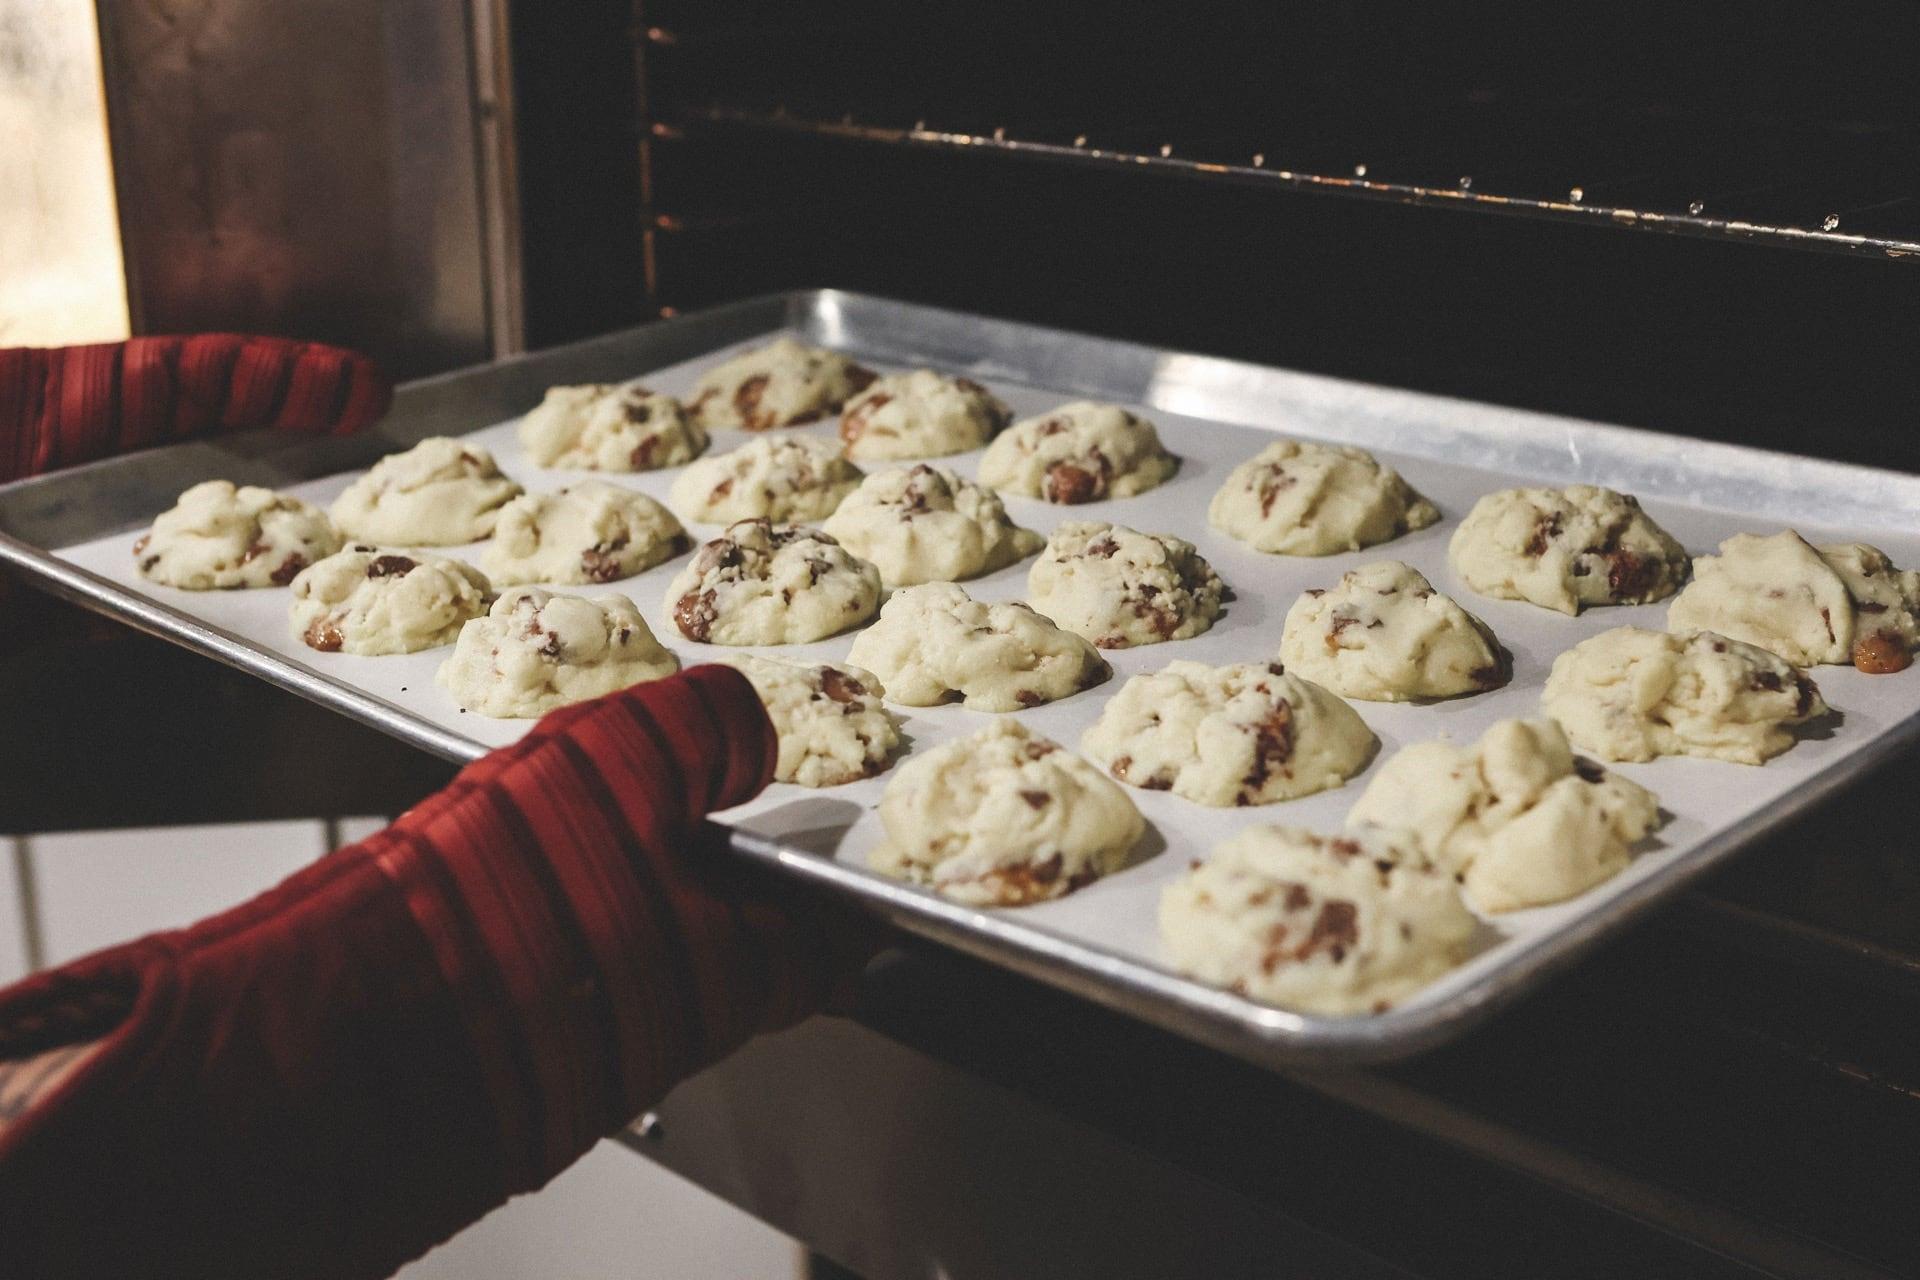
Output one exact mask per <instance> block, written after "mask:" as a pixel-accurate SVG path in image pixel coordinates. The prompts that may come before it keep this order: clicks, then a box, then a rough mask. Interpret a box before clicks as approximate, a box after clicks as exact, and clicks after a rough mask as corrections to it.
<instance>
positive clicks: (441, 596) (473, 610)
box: [293, 545, 493, 655]
mask: <svg viewBox="0 0 1920 1280" xmlns="http://www.w3.org/2000/svg"><path fill="white" fill-rule="evenodd" d="M492 599H493V588H492V586H491V585H490V584H489V583H488V582H487V578H486V575H485V574H483V573H481V572H480V571H479V570H478V569H475V568H474V567H473V566H471V565H469V564H466V563H464V562H462V561H459V560H442V559H441V558H440V557H438V556H418V557H416V556H408V555H401V554H399V553H397V552H393V551H382V550H380V549H378V548H376V547H368V546H358V545H356V546H351V547H348V548H347V549H346V550H344V551H340V552H337V553H335V554H333V555H330V556H328V557H327V558H326V559H324V560H321V561H319V562H318V563H316V564H314V565H313V566H312V567H310V568H308V569H305V570H303V571H302V572H301V574H300V576H299V577H297V578H295V579H294V580H293V633H294V634H295V635H296V636H298V637H300V639H301V640H302V641H304V642H305V643H306V644H307V646H308V647H309V648H314V649H318V650H320V651H321V652H322V653H354V654H362V655H375V654H388V653H414V652H417V651H419V650H421V649H434V648H438V647H439V646H440V645H443V644H451V643H453V640H454V638H455V637H456V636H458V635H459V634H460V628H461V626H462V625H463V624H465V623H466V621H467V620H468V619H469V618H477V617H479V616H480V615H481V614H482V613H485V612H486V609H487V604H488V602H489V601H491V600H492Z"/></svg>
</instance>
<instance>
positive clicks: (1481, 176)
mask: <svg viewBox="0 0 1920 1280" xmlns="http://www.w3.org/2000/svg"><path fill="white" fill-rule="evenodd" d="M735 130H739V131H747V132H750V133H756V134H766V135H799V136H806V137H811V138H817V139H822V140H828V141H836V142H847V143H856V144H866V145H877V146H892V147H910V148H914V149H917V150H924V151H932V152H945V153H949V154H955V155H962V154H964V155H973V156H980V157H994V158H1000V157H1008V158H1014V159H1021V160H1028V161H1038V162H1045V163H1055V164H1072V165H1084V166H1090V167H1097V168H1103V169H1105V170H1108V171H1135V172H1141V173H1146V174H1153V175H1156V176H1161V177H1171V178H1183V179H1188V180H1201V181H1210V182H1223V183H1233V184H1237V185H1242V186H1247V187H1253V188H1259V189H1267V190H1287V191H1296V192H1307V193H1311V194H1317V195H1329V196H1344V197H1348V198H1353V199H1363V200H1376V201H1387V202H1393V203H1398V204H1405V205H1420V206H1426V207H1432V208H1453V209H1461V210H1474V211H1481V212H1487V213H1495V214H1504V215H1507V216H1516V217H1526V218H1535V219H1544V220H1548V221H1554V222H1559V223H1562V224H1570V225H1584V226H1606V227H1615V228H1621V229H1627V230H1638V231H1649V232H1656V233H1665V234H1669V235H1681V236H1691V237H1696V238H1704V239H1714V240H1722V241H1733V242H1745V243H1751V244H1760V245H1772V246H1779V247H1791V248H1800V249H1812V250H1820V251H1824V252H1829V253H1841V254H1849V255H1854V256H1861V257H1869V258H1880V259H1887V260H1905V261H1920V194H1911V193H1907V192H1905V191H1902V190H1900V189H1898V188H1897V187H1889V186H1887V185H1886V184H1885V183H1884V182H1879V181H1876V180H1875V178H1876V177H1877V175H1874V174H1871V173H1869V174H1867V175H1865V176H1858V175H1855V176H1848V175H1843V174H1835V173H1829V174H1828V175H1825V176H1823V177H1819V178H1807V177H1798V178H1788V177H1777V178H1774V179H1772V180H1768V179H1766V178H1759V179H1757V180H1756V178H1755V177H1753V176H1751V175H1749V176H1747V177H1741V176H1738V174H1739V170H1738V169H1736V168H1731V167H1729V168H1723V169H1722V170H1721V171H1720V172H1718V173H1714V172H1711V171H1710V170H1711V166H1707V169H1708V170H1709V171H1708V172H1707V173H1706V176H1703V177H1700V178H1696V179H1688V178H1685V177H1681V176H1677V175H1676V173H1675V172H1674V171H1672V170H1671V169H1670V168H1643V167H1641V166H1639V165H1636V164H1634V163H1633V162H1632V161H1630V160H1628V161H1625V162H1623V163H1624V167H1623V168H1621V169H1617V170H1612V171H1603V172H1600V173H1596V174H1594V175H1593V176H1591V177H1588V178H1585V179H1574V180H1571V181H1568V182H1567V183H1566V184H1565V185H1564V186H1557V187H1554V188H1551V189H1549V188H1547V187H1546V184H1545V182H1544V181H1543V180H1541V179H1539V178H1535V177H1529V178H1518V177H1515V176H1512V175H1509V174H1504V173H1502V172H1501V169H1502V168H1503V167H1505V166H1504V164H1503V163H1501V162H1497V161H1496V162H1494V163H1493V164H1491V165H1490V166H1489V168H1488V169H1484V170H1482V172H1481V173H1475V172H1474V166H1471V165H1455V166H1452V167H1451V168H1448V167H1444V166H1443V165H1442V164H1441V163H1440V162H1437V161H1423V160H1420V159H1415V158H1410V157H1408V156H1405V155H1402V156H1398V157H1393V156H1389V157H1387V158H1385V159H1382V160H1367V159H1364V158H1355V159H1353V160H1352V161H1351V162H1343V163H1340V164H1334V163H1329V162H1327V161H1326V160H1325V158H1324V157H1315V158H1313V160H1312V162H1311V163H1308V162H1305V158H1303V160H1295V159H1291V158H1290V155H1289V152H1290V148H1289V147H1288V146H1287V145H1286V144H1275V145H1272V146H1270V147H1265V148H1264V149H1263V148H1262V147H1261V145H1260V144H1258V143H1248V142H1244V141H1238V142H1236V141H1227V140H1222V139H1219V138H1217V137H1212V138H1209V137H1198V138H1196V137H1193V136H1191V135H1189V134H1183V133H1182V131H1180V130H1178V129H1169V130H1164V131H1162V132H1161V133H1160V134H1159V135H1158V136H1163V137H1165V138H1166V140H1165V141H1160V142H1151V141H1145V140H1144V137H1145V135H1146V134H1147V132H1148V131H1146V130H1141V129H1135V128H1128V127H1126V126H1121V127H1119V128H1117V129H1115V128H1112V127H1110V128H1109V129H1108V130H1107V131H1105V132H1104V133H1103V132H1101V131H1098V130H1095V131H1089V132H1080V131H1077V130H1075V129H1074V128H1072V127H1070V126H1062V125H1058V124H1041V125H1027V126H1025V127H1021V126H994V127H992V128H977V127H947V126H944V125H942V124H940V123H938V122H936V121H933V120H930V119H927V118H919V119H915V120H913V121H911V122H905V123H897V122H884V121H879V120H875V119H872V118H869V117H863V116H860V115H857V114H854V113H841V114H840V115H838V116H832V115H825V114H820V113H800V112H796V111H793V110H790V109H788V108H787V107H785V106H781V105H775V106H772V107H741V106H734V105H725V104H720V105H709V106H703V107H697V108H693V109H691V110H689V111H688V112H687V113H686V114H685V115H684V116H682V117H681V118H680V119H678V120H676V121H673V122H655V123H652V124H650V125H649V126H647V131H648V133H649V135H650V136H651V137H652V138H654V139H660V140H671V141H678V140H681V139H684V138H689V137H693V136H696V135H719V134H723V133H725V132H727V131H735ZM1129 135H1132V136H1129ZM1909 141H1910V140H1908V139H1904V138H1901V139H1896V140H1895V141H1894V142H1893V143H1892V144H1890V147H1889V150H1890V152H1899V153H1904V152H1905V151H1906V150H1908V149H1909ZM1365 154H1366V151H1365V149H1364V148H1354V155H1355V156H1356V157H1361V156H1364V155H1365ZM1454 169H1458V170H1459V172H1454V171H1453V170H1454Z"/></svg>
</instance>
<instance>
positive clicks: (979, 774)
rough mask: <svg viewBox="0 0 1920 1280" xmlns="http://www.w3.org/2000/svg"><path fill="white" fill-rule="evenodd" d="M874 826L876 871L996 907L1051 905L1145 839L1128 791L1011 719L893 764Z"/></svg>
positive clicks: (872, 856)
mask: <svg viewBox="0 0 1920 1280" xmlns="http://www.w3.org/2000/svg"><path fill="white" fill-rule="evenodd" d="M880 821H881V822H882V823H883V824H884V825H885V827H886V831H887V835H886V839H885V840H884V841H883V842H882V843H881V844H879V845H878V846H877V847H875V849H874V850H873V852H872V853H871V854H870V855H869V859H868V860H869V862H870V863H871V865H872V866H873V869H874V870H876V871H878V872H881V873H882V874H884V875H889V876H894V877H897V878H898V879H902V880H909V881H912V882H913V883H915V884H921V885H926V886H927V887H928V888H931V889H933V890H934V891H935V892H936V893H939V894H941V895H942V896H944V897H948V898H952V899H953V900H955V901H956V902H964V903H968V904H971V905H975V906H996V907H1017V906H1021V905H1023V904H1025V903H1029V902H1043V901H1045V900H1046V899H1048V898H1057V897H1059V896H1060V895H1062V894H1064V893H1069V892H1071V891H1073V890H1074V889H1078V888H1080V887H1081V886H1082V885H1085V884H1088V883H1090V882H1091V881H1094V880H1097V879H1099V878H1100V877H1101V876H1103V875H1107V874H1109V873H1110V872H1113V871H1117V870H1119V869H1120V867H1121V866H1122V865H1123V864H1124V863H1125V861H1126V858H1127V854H1128V852H1129V851H1130V850H1131V849H1132V848H1133V846H1134V844H1135V843H1136V842H1138V840H1139V839H1140V836H1141V833H1142V832H1144V831H1145V830H1146V823H1145V822H1144V821H1143V820H1142V819H1141V817H1140V811H1139V810H1138V809H1136V808H1134V807H1133V801H1131V800H1129V799H1128V798H1127V796H1126V793H1125V792H1123V791H1121V790H1120V788H1119V787H1116V786H1114V785H1113V783H1111V782H1109V781H1108V780H1107V779H1106V778H1105V777H1103V776H1102V775H1101V773H1100V771H1099V770H1098V769H1095V768H1094V767H1093V766H1092V765H1090V764H1088V763H1087V762H1086V761H1084V760H1082V759H1080V758H1079V757H1078V756H1075V755H1074V754H1073V753H1072V752H1070V751H1064V750H1062V749H1061V748H1060V746H1059V744H1057V743H1054V742H1049V741H1048V740H1047V739H1045V738H1041V737H1037V736H1035V735H1034V734H1033V733H1031V732H1029V731H1028V730H1027V728H1026V726H1024V725H1022V724H1021V723H1020V722H1019V721H1017V720H1002V721H999V722H998V723H996V724H992V725H989V726H988V727H987V728H985V729H982V730H981V731H980V732H979V733H976V734H974V735H973V736H972V737H970V738H962V739H961V740H960V741H958V742H949V743H947V744H946V745H945V746H941V747H935V748H934V749H933V750H931V751H929V752H927V753H925V754H924V755H918V756H915V757H913V758H912V759H911V760H908V761H907V762H906V763H905V764H903V765H901V766H900V768H899V769H898V770H897V771H896V772H895V774H894V778H893V781H892V782H889V783H888V784H887V790H886V793H885V794H884V795H883V796H882V797H881V800H880Z"/></svg>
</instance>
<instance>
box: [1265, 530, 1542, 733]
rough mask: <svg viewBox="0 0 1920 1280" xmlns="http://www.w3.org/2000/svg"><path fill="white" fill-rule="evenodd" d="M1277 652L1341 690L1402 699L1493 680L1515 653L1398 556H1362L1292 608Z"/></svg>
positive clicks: (1292, 667) (1481, 686) (1499, 681)
mask: <svg viewBox="0 0 1920 1280" xmlns="http://www.w3.org/2000/svg"><path fill="white" fill-rule="evenodd" d="M1280 661H1282V662H1284V663H1286V666H1287V670H1288V671H1291V672H1292V673H1293V674H1294V675H1297V676H1305V677H1306V678H1307V679H1309V680H1313V681H1316V682H1317V683H1319V684H1323V685H1325V686H1326V687H1327V688H1329V689H1331V690H1333V691H1334V692H1335V693H1337V694H1339V695H1341V696H1342V697H1345V698H1362V699H1365V700H1366V701H1368V702H1406V701H1409V700H1410V699H1414V698H1451V697H1455V696H1456V695H1459V694H1463V693H1481V692H1484V691H1485V690H1488V689H1497V688H1499V687H1500V686H1501V685H1503V684H1505V683H1507V681H1509V680H1511V679H1512V678H1513V657H1512V655H1511V654H1509V653H1508V652H1507V651H1506V650H1505V649H1504V648H1502V647H1501V644H1500V642H1499V641H1498V640H1496V639H1494V635H1493V632H1492V630H1491V629H1489V628H1488V626H1487V624H1486V623H1484V622H1482V621H1480V619H1478V618H1476V617H1474V616H1473V615H1472V614H1470V613H1468V612H1467V611H1466V610H1465V609H1462V608H1461V607H1460V606H1459V605H1457V604H1455V603H1454V602H1453V601H1452V600H1450V599H1448V598H1447V597H1446V596H1443V595H1441V594H1440V593H1439V592H1438V591H1435V590H1434V589H1433V584H1432V583H1431V582H1428V581H1427V580H1426V578H1425V577H1424V576H1423V575H1422V574H1421V573H1420V571H1419V570H1418V569H1415V568H1413V567H1412V566H1411V565H1405V564H1402V563H1400V562H1399V561H1398V560H1381V561H1378V562H1376V563H1374V564H1363V565H1361V566H1360V567H1359V568H1358V569H1351V570H1349V571H1348V572H1347V573H1346V574H1344V575H1343V576H1342V577H1341V579H1340V583H1339V585H1338V586H1336V587H1334V588H1332V589H1331V590H1326V591H1308V592H1307V593H1305V594H1304V595H1302V596H1301V597H1300V598H1299V599H1298V600H1296V601H1294V602H1293V607H1292V608H1291V609H1289V610H1287V622H1286V629H1285V630H1284V631H1283V632H1282V633H1281V636H1280Z"/></svg>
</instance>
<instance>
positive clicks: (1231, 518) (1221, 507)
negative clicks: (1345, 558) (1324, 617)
mask: <svg viewBox="0 0 1920 1280" xmlns="http://www.w3.org/2000/svg"><path fill="white" fill-rule="evenodd" d="M1439 518H1440V512H1439V511H1438V510H1436V509H1435V508H1434V505H1433V504H1432V503H1431V502H1428V501H1427V500H1426V499H1425V498H1423V497H1421V496H1420V495H1419V494H1417V493H1415V492H1414V491H1413V488H1412V486H1410V485H1409V484H1408V483H1407V482H1406V481H1405V480H1402V479H1401V478H1400V473H1399V472H1398V471H1395V470H1394V469H1393V468H1392V467H1383V466H1381V465H1380V463H1379V461H1378V460H1377V459H1375V458H1374V456H1373V455H1372V454H1370V453H1368V452H1367V451H1366V450H1365V449H1354V448H1349V447H1346V446H1342V445H1330V444H1314V443H1311V442H1310V441H1306V440H1275V441H1274V442H1273V443H1272V444H1270V445H1268V446H1267V447H1266V448H1264V449H1262V450H1261V451H1260V452H1259V453H1257V454H1255V455H1254V456H1253V457H1251V458H1249V459H1248V460H1247V461H1245V462H1243V463H1241V464H1240V465H1239V466H1237V467H1235V468H1234V469H1233V471H1232V473H1231V474H1229V475H1228V476H1227V482H1226V483H1225V484H1223V485H1221V486H1220V491H1219V492H1218V493H1216V494H1214V495H1213V502H1212V503H1211V505H1209V506H1208V508H1207V520H1208V521H1209V522H1210V523H1211V524H1212V525H1213V527H1214V528H1216V529H1218V530H1220V532H1222V533H1224V534H1227V535H1228V536H1229V537H1233V538H1238V539H1239V540H1240V541H1242V542H1244V543H1246V544H1247V545H1248V546H1250V547H1252V548H1253V549H1254V550H1255V551H1266V552H1271V553H1273V554H1276V555H1287V556H1330V555H1333V554H1335V553H1336V552H1340V551H1358V550H1359V549H1360V548H1362V547H1370V546H1373V545H1374V544H1375V543H1378V542H1386V541H1389V540H1390V539H1393V538H1397V537H1399V536H1400V535H1402V534H1404V533H1407V532H1409V531H1411V530H1414V529H1424V528H1426V527H1427V526H1428V525H1430V524H1432V523H1434V522H1435V521H1436V520H1438V519H1439Z"/></svg>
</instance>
